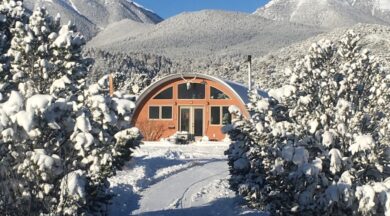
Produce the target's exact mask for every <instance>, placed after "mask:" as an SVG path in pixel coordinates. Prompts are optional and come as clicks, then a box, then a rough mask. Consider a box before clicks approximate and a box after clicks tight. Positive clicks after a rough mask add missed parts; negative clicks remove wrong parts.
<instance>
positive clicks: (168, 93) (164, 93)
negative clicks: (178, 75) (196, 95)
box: [154, 87, 173, 99]
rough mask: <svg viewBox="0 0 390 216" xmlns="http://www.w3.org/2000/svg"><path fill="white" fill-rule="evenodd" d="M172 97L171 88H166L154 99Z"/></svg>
mask: <svg viewBox="0 0 390 216" xmlns="http://www.w3.org/2000/svg"><path fill="white" fill-rule="evenodd" d="M172 98H173V88H172V87H170V88H167V89H165V90H164V91H162V92H160V94H158V95H157V96H156V97H154V99H172Z"/></svg>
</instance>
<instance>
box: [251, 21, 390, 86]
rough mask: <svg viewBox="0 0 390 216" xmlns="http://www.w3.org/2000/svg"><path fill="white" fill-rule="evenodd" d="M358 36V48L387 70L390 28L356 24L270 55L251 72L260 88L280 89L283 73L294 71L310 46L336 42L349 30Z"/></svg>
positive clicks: (389, 56) (255, 64)
mask: <svg viewBox="0 0 390 216" xmlns="http://www.w3.org/2000/svg"><path fill="white" fill-rule="evenodd" d="M350 29H351V30H353V31H354V32H356V33H358V34H360V37H361V40H360V42H359V44H360V45H361V46H362V48H364V49H365V48H367V49H368V50H370V51H371V52H372V53H373V54H374V55H375V56H377V57H379V59H380V60H381V61H382V62H381V63H382V64H383V66H384V67H385V68H387V69H388V70H390V52H389V50H390V27H389V26H383V25H373V24H357V25H355V26H353V27H346V28H336V29H334V30H332V31H330V32H327V33H323V34H319V35H316V36H314V37H311V38H308V39H306V40H303V41H301V42H298V43H294V44H292V45H290V46H286V47H283V48H281V49H279V50H276V51H272V52H270V53H268V54H267V55H265V56H261V57H257V58H254V60H253V69H254V73H253V74H254V76H255V78H254V79H255V80H257V83H258V84H259V85H260V86H261V87H262V88H274V87H280V86H281V85H282V84H285V83H286V82H287V81H288V80H287V79H286V76H285V75H284V69H285V68H288V67H291V68H292V67H294V63H295V62H296V61H297V60H298V59H300V58H302V57H303V56H304V55H306V54H307V52H308V50H309V48H310V46H311V45H312V44H313V43H316V42H318V41H320V40H322V39H330V40H332V41H334V42H337V41H338V40H339V39H340V38H341V36H342V35H344V34H345V33H346V32H347V31H348V30H350Z"/></svg>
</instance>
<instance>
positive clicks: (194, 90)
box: [179, 83, 205, 99]
mask: <svg viewBox="0 0 390 216" xmlns="http://www.w3.org/2000/svg"><path fill="white" fill-rule="evenodd" d="M179 99H205V85H204V84H202V83H190V84H189V85H187V83H183V84H179Z"/></svg>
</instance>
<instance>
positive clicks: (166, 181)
mask: <svg viewBox="0 0 390 216" xmlns="http://www.w3.org/2000/svg"><path fill="white" fill-rule="evenodd" d="M227 148H228V144H227V143H222V142H221V143H215V142H214V143H196V144H191V145H172V144H166V143H158V142H157V143H145V144H144V145H142V146H141V147H140V148H139V149H138V150H136V152H135V154H134V159H133V160H132V161H131V162H129V163H128V164H127V165H126V166H125V168H124V170H123V171H119V172H118V173H117V175H116V176H115V177H113V178H111V179H110V183H111V190H112V192H114V193H116V194H117V196H116V197H115V198H114V199H113V200H112V203H113V204H112V205H111V206H110V214H111V215H156V216H157V215H159V216H160V215H161V216H164V215H202V216H204V215H228V216H229V215H232V216H233V215H264V214H261V213H260V212H254V211H252V210H248V209H247V208H246V207H244V206H243V200H242V199H240V198H238V197H236V196H235V194H234V192H233V191H231V190H230V189H229V186H228V180H227V179H228V177H229V170H228V165H227V159H226V156H225V155H224V151H225V150H226V149H227Z"/></svg>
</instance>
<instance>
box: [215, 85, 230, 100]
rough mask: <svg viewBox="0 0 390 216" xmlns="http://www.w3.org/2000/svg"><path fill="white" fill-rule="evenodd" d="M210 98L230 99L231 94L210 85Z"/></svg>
mask: <svg viewBox="0 0 390 216" xmlns="http://www.w3.org/2000/svg"><path fill="white" fill-rule="evenodd" d="M210 98H211V99H229V96H227V95H226V94H225V93H223V92H222V91H221V90H219V89H217V88H214V87H210Z"/></svg>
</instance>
